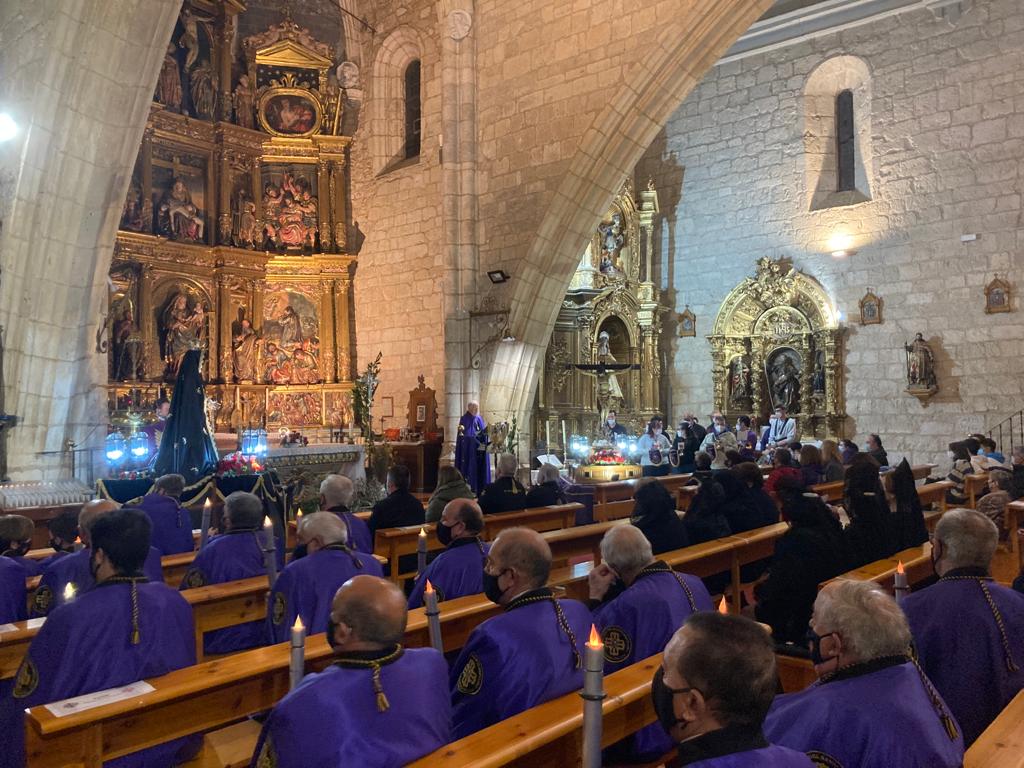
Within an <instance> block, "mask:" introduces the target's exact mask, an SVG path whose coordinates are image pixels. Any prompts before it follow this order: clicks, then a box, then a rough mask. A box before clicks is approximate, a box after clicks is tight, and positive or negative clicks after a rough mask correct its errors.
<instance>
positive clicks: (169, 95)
mask: <svg viewBox="0 0 1024 768" xmlns="http://www.w3.org/2000/svg"><path fill="white" fill-rule="evenodd" d="M182 96H183V94H182V91H181V74H180V73H179V72H178V56H177V48H175V47H174V43H171V44H170V45H168V46H167V53H166V54H165V55H164V63H163V66H161V67H160V78H159V80H158V81H157V84H156V98H157V101H159V102H160V103H161V104H163V105H164V106H165V107H167V108H168V109H171V110H174V111H175V112H180V111H181V99H182Z"/></svg>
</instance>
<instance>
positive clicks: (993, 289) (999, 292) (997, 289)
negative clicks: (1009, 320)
mask: <svg viewBox="0 0 1024 768" xmlns="http://www.w3.org/2000/svg"><path fill="white" fill-rule="evenodd" d="M1009 311H1010V284H1009V283H1008V282H1006V281H1005V280H1003V279H1001V278H1000V277H999V275H996V279H995V280H993V281H992V282H991V283H989V284H988V285H986V286H985V314H987V315H991V314H993V313H997V312H1009Z"/></svg>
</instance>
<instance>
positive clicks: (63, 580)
mask: <svg viewBox="0 0 1024 768" xmlns="http://www.w3.org/2000/svg"><path fill="white" fill-rule="evenodd" d="M91 555H92V550H91V549H89V548H88V547H86V548H85V549H80V550H78V551H77V552H75V553H74V554H71V555H68V556H67V557H62V558H60V559H59V560H54V561H53V562H52V563H51V564H50V565H48V566H47V567H46V569H45V570H44V571H43V577H42V578H41V579H40V580H39V588H38V589H36V594H35V597H34V598H33V600H32V608H31V610H30V613H31V614H32V616H33V617H37V616H47V615H49V613H50V612H51V611H52V610H53V609H54V608H56V607H57V606H58V605H61V604H62V603H63V602H64V589H65V587H67V585H68V584H74V585H75V594H81V593H83V592H85V591H86V590H88V589H91V588H92V586H93V584H95V583H96V582H95V580H94V579H93V577H92V573H91V572H90V571H89V557H90V556H91ZM142 571H143V573H145V575H146V578H147V579H149V580H150V581H151V582H154V583H163V580H164V570H163V567H162V566H161V565H160V553H159V552H158V551H157V550H156V549H154V548H153V547H150V548H149V554H147V555H146V563H145V565H143V567H142Z"/></svg>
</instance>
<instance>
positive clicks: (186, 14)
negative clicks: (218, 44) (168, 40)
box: [178, 8, 199, 72]
mask: <svg viewBox="0 0 1024 768" xmlns="http://www.w3.org/2000/svg"><path fill="white" fill-rule="evenodd" d="M181 26H182V27H183V28H184V32H182V33H181V37H179V38H178V45H180V46H181V47H182V48H184V49H185V50H186V51H187V53H186V54H185V71H186V72H187V71H188V70H190V69H192V67H194V66H195V63H196V60H197V59H198V58H199V19H198V18H196V15H195V14H194V13H192V11H190V10H189V9H188V8H186V9H185V10H183V11H182V12H181Z"/></svg>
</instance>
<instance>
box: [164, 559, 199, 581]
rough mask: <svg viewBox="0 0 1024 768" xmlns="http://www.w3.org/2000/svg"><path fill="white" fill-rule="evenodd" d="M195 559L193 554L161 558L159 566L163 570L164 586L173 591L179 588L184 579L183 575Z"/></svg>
mask: <svg viewBox="0 0 1024 768" xmlns="http://www.w3.org/2000/svg"><path fill="white" fill-rule="evenodd" d="M195 559H196V553H195V552H179V553H178V554H176V555H164V556H163V557H161V558H160V565H161V566H162V567H163V569H164V584H167V585H168V586H171V587H174V588H175V589H177V588H178V587H179V586H181V580H182V579H184V578H185V573H186V572H187V571H188V569H189V566H191V565H192V561H193V560H195Z"/></svg>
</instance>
